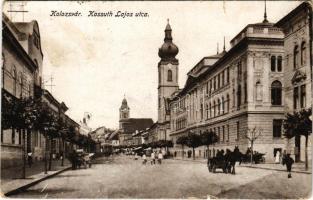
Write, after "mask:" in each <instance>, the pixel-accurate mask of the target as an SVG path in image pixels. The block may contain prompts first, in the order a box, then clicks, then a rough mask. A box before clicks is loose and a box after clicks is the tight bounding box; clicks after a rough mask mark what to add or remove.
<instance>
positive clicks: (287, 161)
mask: <svg viewBox="0 0 313 200" xmlns="http://www.w3.org/2000/svg"><path fill="white" fill-rule="evenodd" d="M294 162H295V161H294V160H293V159H292V158H291V157H290V154H289V153H288V154H287V155H286V157H285V158H284V159H283V165H284V164H286V167H287V172H288V178H291V168H292V164H293V163H294Z"/></svg>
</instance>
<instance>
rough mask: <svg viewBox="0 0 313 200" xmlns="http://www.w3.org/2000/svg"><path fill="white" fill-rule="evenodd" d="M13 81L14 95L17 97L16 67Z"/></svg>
mask: <svg viewBox="0 0 313 200" xmlns="http://www.w3.org/2000/svg"><path fill="white" fill-rule="evenodd" d="M12 79H13V94H14V95H16V85H17V75H16V68H15V66H13V69H12Z"/></svg>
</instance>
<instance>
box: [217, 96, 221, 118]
mask: <svg viewBox="0 0 313 200" xmlns="http://www.w3.org/2000/svg"><path fill="white" fill-rule="evenodd" d="M220 114H221V101H220V99H218V100H217V115H220Z"/></svg>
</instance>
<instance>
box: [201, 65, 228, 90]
mask: <svg viewBox="0 0 313 200" xmlns="http://www.w3.org/2000/svg"><path fill="white" fill-rule="evenodd" d="M225 80H226V82H225ZM227 84H229V67H228V68H226V69H224V70H223V71H222V72H220V73H219V74H217V75H215V76H214V77H213V78H211V79H210V80H209V81H208V82H207V84H206V86H205V89H206V94H211V93H212V92H214V91H215V90H218V89H219V88H221V87H223V86H224V85H227Z"/></svg>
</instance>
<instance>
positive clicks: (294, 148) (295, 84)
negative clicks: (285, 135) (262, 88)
mask: <svg viewBox="0 0 313 200" xmlns="http://www.w3.org/2000/svg"><path fill="white" fill-rule="evenodd" d="M276 26H277V27H280V28H282V30H283V32H284V34H285V37H284V51H285V52H284V59H283V60H284V61H285V62H284V67H285V75H284V84H285V97H286V98H285V111H286V113H293V112H294V111H300V110H301V109H307V108H311V107H312V29H313V27H312V4H310V3H309V2H304V3H302V4H300V5H299V6H298V7H297V8H295V9H294V10H293V11H291V12H290V13H289V14H288V15H286V16H285V17H283V18H282V19H281V20H279V21H278V22H277V23H276ZM288 147H289V151H291V152H292V153H293V154H294V155H295V160H296V161H303V160H304V159H305V157H304V156H305V152H304V151H305V148H304V147H305V137H304V136H301V137H295V138H294V139H292V141H290V142H289V146H288ZM308 148H309V149H311V136H310V137H309V142H308ZM308 157H309V158H311V151H309V156H308Z"/></svg>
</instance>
